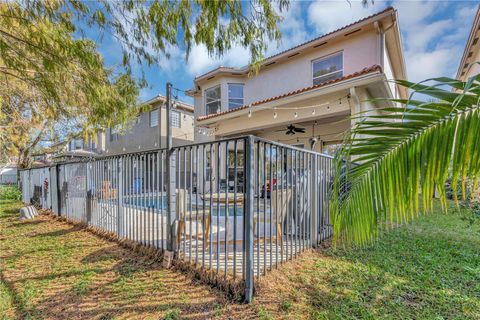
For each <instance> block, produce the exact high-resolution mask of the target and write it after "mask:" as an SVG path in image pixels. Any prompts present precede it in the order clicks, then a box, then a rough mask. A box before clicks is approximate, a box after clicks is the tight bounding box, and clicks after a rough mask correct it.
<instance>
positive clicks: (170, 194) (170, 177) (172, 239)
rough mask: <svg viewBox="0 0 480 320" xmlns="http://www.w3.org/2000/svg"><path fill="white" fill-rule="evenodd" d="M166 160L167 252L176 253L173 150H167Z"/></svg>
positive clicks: (174, 162) (174, 161) (174, 164)
mask: <svg viewBox="0 0 480 320" xmlns="http://www.w3.org/2000/svg"><path fill="white" fill-rule="evenodd" d="M165 160H166V167H167V172H166V180H167V250H168V251H172V252H173V251H176V250H177V248H176V247H175V244H176V242H177V240H176V236H177V230H176V228H175V218H176V200H177V199H176V193H175V187H176V175H175V168H176V163H177V161H176V154H175V152H174V150H173V149H168V150H167V158H166V159H165Z"/></svg>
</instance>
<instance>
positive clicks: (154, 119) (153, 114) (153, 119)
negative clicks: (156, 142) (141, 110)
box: [150, 109, 158, 128]
mask: <svg viewBox="0 0 480 320" xmlns="http://www.w3.org/2000/svg"><path fill="white" fill-rule="evenodd" d="M156 126H158V109H154V110H152V111H150V127H151V128H153V127H156Z"/></svg>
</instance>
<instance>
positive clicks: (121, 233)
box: [117, 157, 124, 238]
mask: <svg viewBox="0 0 480 320" xmlns="http://www.w3.org/2000/svg"><path fill="white" fill-rule="evenodd" d="M123 167H124V166H123V157H120V158H117V170H118V181H117V183H118V195H117V199H118V203H117V210H118V212H117V236H118V237H119V238H123V237H124V225H123V223H124V221H123V188H124V185H123Z"/></svg>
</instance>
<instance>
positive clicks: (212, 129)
mask: <svg viewBox="0 0 480 320" xmlns="http://www.w3.org/2000/svg"><path fill="white" fill-rule="evenodd" d="M251 71H252V70H250V68H249V67H248V66H246V67H243V68H232V67H224V66H220V67H218V68H216V69H214V70H211V71H209V72H207V73H205V74H203V75H200V76H197V77H196V78H195V80H194V88H193V89H191V90H190V91H189V95H191V96H192V97H193V98H194V105H195V123H196V127H197V130H196V132H195V140H196V141H212V140H216V139H220V138H226V137H233V136H239V135H245V134H253V135H257V136H260V137H263V138H266V139H270V140H274V141H278V142H282V143H286V144H290V145H296V146H300V147H305V148H309V149H310V148H312V146H313V149H314V150H316V151H320V152H324V153H332V151H333V150H334V149H335V146H336V145H338V144H339V143H340V142H341V141H342V138H343V136H342V135H343V134H344V133H345V132H346V131H347V130H348V129H349V127H350V126H351V125H352V122H353V121H355V120H352V119H351V116H352V115H354V114H357V113H359V112H362V111H365V110H372V109H376V108H379V107H382V106H384V105H385V104H384V103H380V102H375V101H372V99H374V98H391V97H401V98H406V97H407V91H406V90H405V89H404V88H401V87H399V86H397V85H395V84H393V83H391V82H388V81H387V80H390V79H405V78H406V71H405V61H404V56H403V49H402V43H401V37H400V28H399V24H398V16H397V12H396V10H395V9H393V8H387V9H385V10H383V11H382V12H379V13H377V14H374V15H372V16H369V17H366V18H364V19H362V20H359V21H357V22H354V23H351V24H349V25H347V26H344V27H342V28H340V29H337V30H335V31H332V32H330V33H327V34H325V35H322V36H319V37H317V38H314V39H313V40H310V41H308V42H305V43H303V44H299V45H298V46H296V47H293V48H291V49H288V50H285V51H283V52H280V53H278V54H275V55H273V56H271V57H268V58H266V59H265V60H264V61H263V63H262V65H261V68H260V70H259V71H258V73H256V74H254V75H253V76H251V75H250V74H251Z"/></svg>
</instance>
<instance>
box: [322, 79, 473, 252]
mask: <svg viewBox="0 0 480 320" xmlns="http://www.w3.org/2000/svg"><path fill="white" fill-rule="evenodd" d="M479 80H480V76H477V77H473V78H471V79H469V80H468V81H467V82H461V81H459V80H455V79H450V78H446V77H443V78H436V79H430V82H433V85H427V84H426V83H425V82H424V83H412V82H408V81H396V83H397V84H399V85H401V86H405V87H407V88H409V90H410V91H411V92H413V93H421V94H424V95H427V96H429V97H431V98H434V99H435V101H429V102H424V101H419V100H414V99H413V98H410V99H405V100H401V99H384V100H389V101H391V102H394V103H397V104H401V105H402V107H399V108H392V107H388V108H383V109H380V110H379V109H376V110H375V112H374V113H372V114H360V115H358V116H357V121H358V122H357V124H356V125H355V126H354V127H353V128H352V129H351V132H350V133H349V135H348V136H347V138H346V140H345V143H344V144H343V146H342V148H341V149H340V150H339V152H338V153H337V155H336V158H335V180H334V183H333V186H332V190H331V203H330V205H331V210H330V212H331V213H330V214H331V221H332V224H333V228H334V240H335V242H338V241H339V240H341V241H342V243H343V244H344V245H351V244H358V245H364V244H367V243H370V242H372V241H374V240H375V239H376V238H377V236H378V232H379V230H380V229H381V228H384V227H388V226H392V225H394V224H397V223H402V222H405V221H409V220H411V219H413V218H414V217H415V216H417V215H418V214H419V213H420V211H422V212H423V211H426V212H428V211H430V210H431V209H432V205H433V197H434V194H435V190H437V191H438V194H439V195H440V199H441V203H442V207H443V209H444V210H446V209H447V202H446V190H445V183H446V181H447V178H449V177H451V179H452V182H453V183H452V187H453V194H454V195H456V194H457V190H456V189H457V183H455V182H456V181H461V191H462V194H463V195H465V190H466V182H467V180H468V181H470V182H471V183H472V184H474V182H475V181H477V180H478V177H479V172H480V110H479V99H480V96H479V94H480V85H479V82H478V81H479ZM430 82H429V83H430ZM452 89H454V90H452ZM411 97H412V96H411ZM467 177H468V178H469V179H467ZM470 187H471V188H474V187H476V185H472V186H470ZM421 209H422V210H421Z"/></svg>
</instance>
